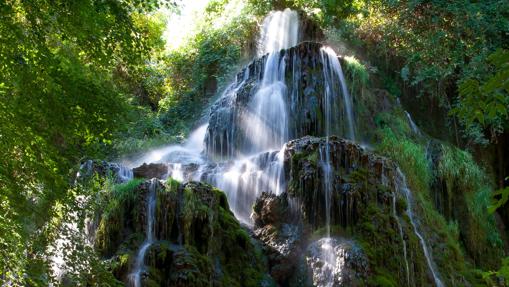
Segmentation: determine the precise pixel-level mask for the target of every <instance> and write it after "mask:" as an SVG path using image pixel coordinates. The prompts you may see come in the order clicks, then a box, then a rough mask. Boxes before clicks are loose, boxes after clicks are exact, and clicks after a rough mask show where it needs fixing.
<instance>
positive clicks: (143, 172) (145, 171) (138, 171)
mask: <svg viewBox="0 0 509 287" xmlns="http://www.w3.org/2000/svg"><path fill="white" fill-rule="evenodd" d="M133 174H134V177H136V178H148V179H150V178H159V179H162V178H165V177H166V175H167V174H168V166H167V165H165V164H162V163H150V164H146V163H144V164H143V165H141V166H139V167H135V168H133Z"/></svg>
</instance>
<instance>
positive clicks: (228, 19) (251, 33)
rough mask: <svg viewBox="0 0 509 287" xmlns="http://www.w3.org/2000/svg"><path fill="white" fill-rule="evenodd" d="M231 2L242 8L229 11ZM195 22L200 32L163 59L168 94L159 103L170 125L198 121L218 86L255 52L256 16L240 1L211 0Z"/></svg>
mask: <svg viewBox="0 0 509 287" xmlns="http://www.w3.org/2000/svg"><path fill="white" fill-rule="evenodd" d="M229 4H235V5H237V6H239V7H241V10H240V11H229V10H228V9H227V7H228V5H229ZM229 13H230V14H229ZM232 13H235V14H232ZM195 25H196V27H195V29H196V30H197V33H196V34H195V35H193V36H192V37H191V38H190V39H189V40H188V41H187V42H186V43H185V44H184V45H183V46H181V47H179V48H178V49H176V50H172V51H169V52H168V54H167V57H166V59H165V61H164V62H165V65H166V67H167V77H166V83H165V85H166V93H165V95H164V97H163V98H162V99H161V100H160V101H159V106H160V111H161V113H162V119H163V122H164V123H165V124H166V125H169V126H174V125H182V124H185V125H187V126H188V125H190V123H191V122H192V121H195V120H196V119H197V118H198V117H199V116H200V113H201V112H202V110H203V108H204V107H205V105H206V104H208V103H209V101H210V99H211V97H212V96H214V95H215V94H216V91H217V88H218V87H221V86H223V85H224V84H225V80H226V79H227V78H228V77H230V76H231V73H233V72H236V71H237V70H238V67H237V64H238V63H239V61H241V60H242V57H243V55H244V56H248V57H249V58H250V57H251V54H252V53H253V50H252V46H253V45H254V42H253V41H254V39H255V38H256V36H255V34H256V33H257V26H256V18H255V17H254V16H253V14H252V11H251V7H249V6H247V5H244V4H242V2H240V1H238V0H231V1H224V0H223V1H219V0H215V1H211V2H210V3H209V4H208V5H207V7H206V9H205V14H204V15H203V16H201V19H200V18H198V19H196V21H195Z"/></svg>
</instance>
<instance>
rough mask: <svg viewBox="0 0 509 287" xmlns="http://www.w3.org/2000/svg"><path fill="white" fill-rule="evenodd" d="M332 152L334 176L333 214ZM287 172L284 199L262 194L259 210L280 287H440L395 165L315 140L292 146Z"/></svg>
mask: <svg viewBox="0 0 509 287" xmlns="http://www.w3.org/2000/svg"><path fill="white" fill-rule="evenodd" d="M326 152H329V158H330V165H331V169H332V170H331V175H332V176H331V177H330V181H331V186H332V190H331V196H330V209H327V205H326V186H325V184H324V178H325V174H324V158H325V153H326ZM284 172H285V182H286V189H285V191H284V192H283V193H282V194H281V195H278V196H276V195H274V194H267V193H265V194H263V195H262V196H261V197H260V198H259V199H258V200H257V202H256V204H255V205H254V210H253V219H254V223H255V225H254V234H255V236H256V237H257V238H258V239H260V240H261V241H262V242H263V243H264V248H265V250H266V253H267V256H268V259H269V268H270V272H271V275H272V277H273V278H274V279H275V280H277V282H278V283H279V284H281V285H282V286H311V285H314V286H365V285H369V286H379V284H382V285H383V284H388V283H387V282H392V283H391V284H394V285H399V286H408V285H409V284H410V285H411V286H429V285H431V284H433V283H432V282H433V281H432V280H433V279H432V277H431V274H430V273H429V268H428V267H427V265H426V259H425V257H424V253H423V249H422V246H421V245H420V242H419V239H418V237H417V236H416V235H415V233H414V229H413V227H412V224H411V223H410V221H409V219H408V216H407V215H406V209H405V208H406V203H405V200H404V197H403V194H402V193H400V192H399V190H400V186H399V184H400V182H399V180H400V179H399V178H398V171H397V167H396V165H395V164H394V163H393V162H392V161H391V160H389V159H387V158H384V157H381V156H378V155H376V154H374V153H372V152H370V151H367V150H365V149H363V148H362V147H361V146H359V145H358V144H355V143H354V142H351V141H349V140H344V139H340V138H337V137H329V138H328V139H326V138H317V137H309V136H308V137H303V138H300V139H296V140H292V141H290V142H289V143H287V145H286V149H285V152H284ZM327 211H329V212H330V230H331V237H328V236H327V233H326V222H327V220H326V212H327ZM325 247H326V249H327V248H328V249H327V250H322V249H323V248H325ZM404 250H406V256H405V252H404ZM320 252H322V253H320ZM324 254H329V255H331V256H332V255H333V256H332V257H333V258H332V259H331V258H330V257H327V256H325V255H324ZM324 256H325V257H324ZM387 258H391V260H387ZM406 264H408V265H409V267H408V269H407V268H406ZM338 266H339V267H340V268H339V267H338ZM380 266H384V267H383V269H380ZM324 268H325V269H324ZM326 269H327V270H326ZM343 272H344V273H343ZM409 278H410V279H409ZM331 282H332V283H331ZM329 284H332V285H329Z"/></svg>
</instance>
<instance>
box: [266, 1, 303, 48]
mask: <svg viewBox="0 0 509 287" xmlns="http://www.w3.org/2000/svg"><path fill="white" fill-rule="evenodd" d="M298 41H299V14H298V13H297V12H296V11H292V10H290V9H288V8H286V9H285V10H284V11H272V12H271V13H270V14H269V15H268V16H267V17H265V19H264V20H263V24H262V27H261V36H260V41H259V43H258V56H260V57H261V56H263V55H264V54H267V53H271V52H279V51H280V50H282V49H288V48H290V47H293V46H295V45H297V43H298Z"/></svg>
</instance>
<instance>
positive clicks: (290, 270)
mask: <svg viewBox="0 0 509 287" xmlns="http://www.w3.org/2000/svg"><path fill="white" fill-rule="evenodd" d="M253 220H254V234H255V236H256V237H257V238H258V239H260V240H261V241H262V242H263V243H264V251H265V254H266V255H267V258H268V260H269V265H270V274H271V276H272V277H273V278H274V279H275V280H276V281H277V282H279V283H280V284H283V285H290V283H291V282H292V281H296V280H298V279H299V278H294V277H296V276H295V274H296V273H297V270H298V268H299V264H301V262H300V261H302V251H303V250H304V248H305V243H306V242H305V234H304V233H305V232H306V230H304V229H303V227H304V226H303V225H302V224H300V217H299V215H298V214H295V213H294V210H293V209H292V206H291V203H290V202H288V198H287V196H286V194H283V195H282V196H275V195H274V194H271V193H265V192H264V193H263V194H262V195H261V196H260V197H259V198H258V199H257V201H256V203H255V205H254V207H253ZM300 279H302V278H300ZM301 281H302V280H301Z"/></svg>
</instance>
